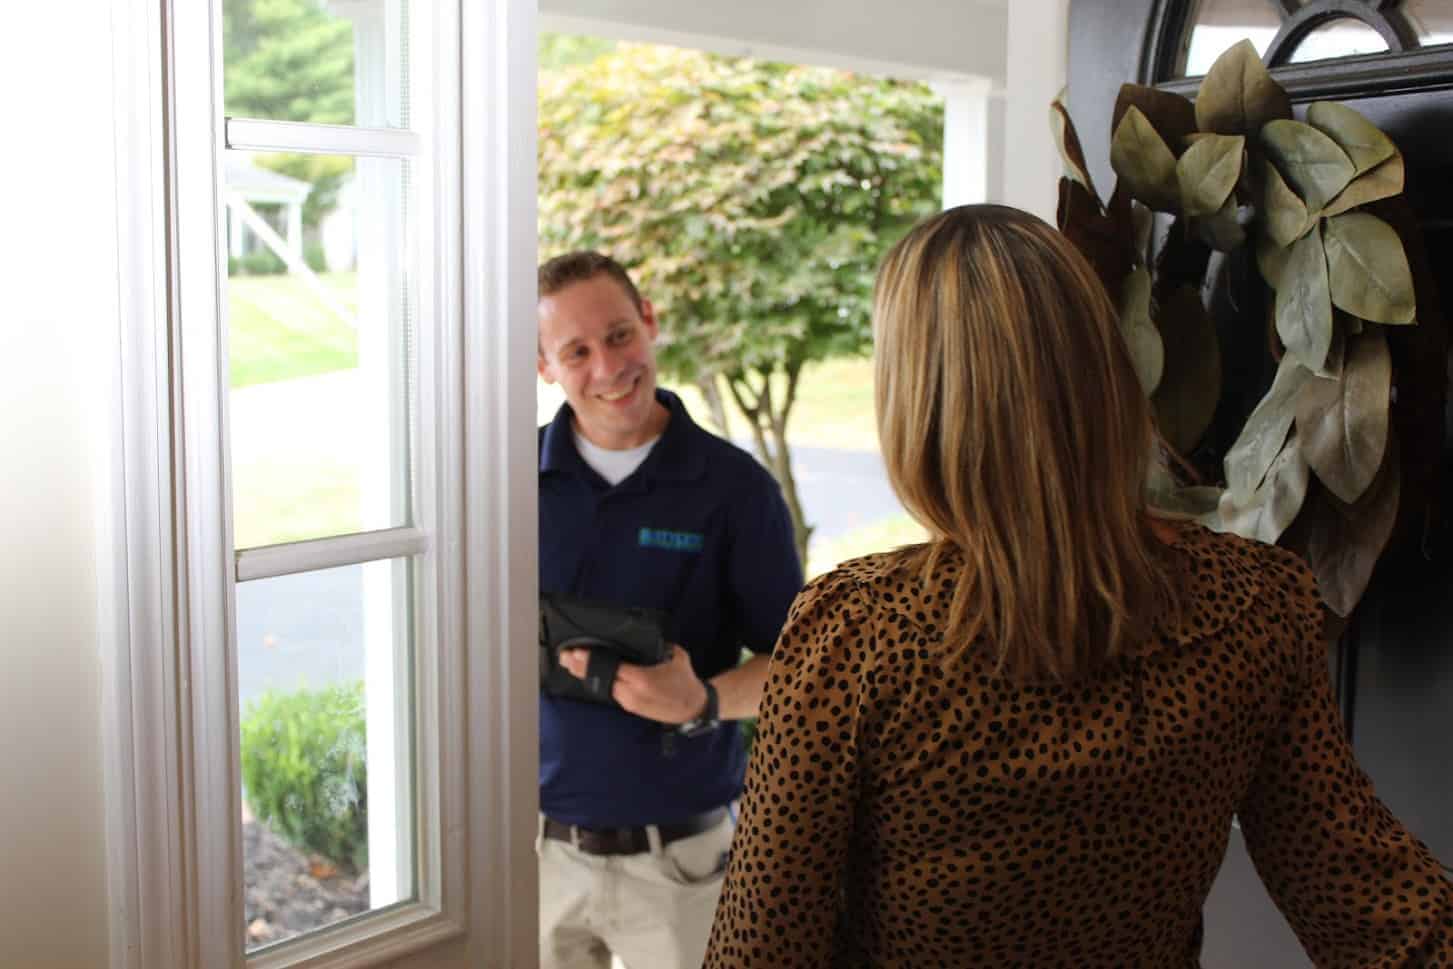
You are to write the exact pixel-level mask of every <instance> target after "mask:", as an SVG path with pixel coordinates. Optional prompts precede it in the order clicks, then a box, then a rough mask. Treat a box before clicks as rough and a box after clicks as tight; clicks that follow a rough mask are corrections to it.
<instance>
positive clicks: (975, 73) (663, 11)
mask: <svg viewBox="0 0 1453 969" xmlns="http://www.w3.org/2000/svg"><path fill="white" fill-rule="evenodd" d="M1007 7H1008V0H893V2H891V3H884V2H883V0H715V2H707V0H540V28H541V29H542V30H555V31H562V32H572V33H586V34H595V35H597V36H606V37H614V38H616V39H620V40H641V41H650V42H654V43H665V44H677V45H679V46H684V47H696V48H701V49H705V50H713V51H717V52H718V53H724V54H733V55H742V56H753V57H763V58H769V59H773V60H783V61H788V62H791V63H805V64H821V65H825V66H831V67H843V68H847V69H850V70H858V71H866V72H872V73H878V74H886V75H890V76H897V77H911V78H917V79H920V80H928V81H933V80H954V79H960V78H965V77H987V78H990V79H991V80H992V81H993V82H994V84H995V86H996V87H997V86H1000V85H1002V83H1003V80H1004V72H1005V58H1004V49H1005V39H1006V31H1007V24H1008V10H1007Z"/></svg>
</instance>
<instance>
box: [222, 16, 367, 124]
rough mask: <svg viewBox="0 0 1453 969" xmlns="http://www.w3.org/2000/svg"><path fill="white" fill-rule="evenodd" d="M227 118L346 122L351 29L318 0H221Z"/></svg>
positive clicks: (350, 112) (349, 120) (349, 108)
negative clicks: (231, 116) (222, 0)
mask: <svg viewBox="0 0 1453 969" xmlns="http://www.w3.org/2000/svg"><path fill="white" fill-rule="evenodd" d="M222 47H223V71H224V82H223V88H224V90H223V100H224V101H225V103H226V111H227V114H229V115H234V116H238V117H244V118H267V119H269V120H272V121H309V122H316V123H320V124H352V123H353V121H354V117H353V26H352V24H351V23H350V22H349V21H348V20H347V19H345V18H342V17H337V16H333V15H330V14H329V13H328V12H327V11H326V10H324V8H323V4H322V3H321V2H319V0H224V2H223V4H222Z"/></svg>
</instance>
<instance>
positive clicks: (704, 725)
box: [676, 680, 721, 737]
mask: <svg viewBox="0 0 1453 969" xmlns="http://www.w3.org/2000/svg"><path fill="white" fill-rule="evenodd" d="M701 685H702V686H704V687H706V706H705V707H703V708H702V710H701V712H700V713H698V714H697V715H696V716H694V717H692V718H691V719H690V720H688V721H686V722H685V723H683V724H682V725H681V726H679V727H677V728H676V732H677V733H678V734H680V735H681V736H683V737H700V736H701V735H702V734H704V733H709V732H711V731H712V730H715V729H716V728H717V727H718V726H720V725H721V710H720V708H719V706H718V700H717V695H716V687H715V686H713V685H712V684H711V681H710V680H703V681H702V683H701Z"/></svg>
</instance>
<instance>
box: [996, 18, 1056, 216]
mask: <svg viewBox="0 0 1453 969" xmlns="http://www.w3.org/2000/svg"><path fill="white" fill-rule="evenodd" d="M1069 7H1070V5H1069V0H1015V2H1014V3H1011V4H1008V8H1009V30H1008V35H1009V36H1008V44H1007V45H1006V46H1007V55H1008V67H1007V71H1006V77H1007V81H1006V83H1005V86H1004V87H1005V91H1006V101H1005V115H1004V129H1005V137H1004V155H1003V158H1004V201H1005V202H1006V203H1008V204H1009V205H1014V206H1017V207H1019V208H1021V209H1025V210H1027V211H1029V212H1033V213H1034V214H1035V215H1037V216H1039V217H1040V218H1042V219H1044V220H1045V221H1047V222H1049V223H1051V224H1053V222H1054V215H1055V207H1056V205H1057V204H1058V201H1059V177H1060V171H1061V166H1060V160H1059V149H1058V148H1056V147H1055V143H1054V135H1053V134H1052V132H1051V130H1050V126H1049V106H1050V103H1051V102H1053V101H1054V99H1055V96H1056V95H1058V94H1059V92H1060V90H1061V89H1063V88H1064V86H1065V78H1066V75H1067V70H1068V65H1069Z"/></svg>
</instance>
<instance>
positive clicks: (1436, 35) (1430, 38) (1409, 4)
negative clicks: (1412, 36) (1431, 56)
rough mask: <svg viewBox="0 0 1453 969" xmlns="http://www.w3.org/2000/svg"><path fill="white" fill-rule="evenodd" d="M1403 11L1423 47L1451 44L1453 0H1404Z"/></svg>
mask: <svg viewBox="0 0 1453 969" xmlns="http://www.w3.org/2000/svg"><path fill="white" fill-rule="evenodd" d="M1403 12H1404V13H1406V14H1407V18H1408V20H1409V21H1411V22H1412V25H1413V29H1414V30H1415V31H1417V33H1418V43H1419V44H1421V45H1423V46H1424V47H1433V46H1435V45H1437V44H1453V2H1450V0H1404V2H1403Z"/></svg>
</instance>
